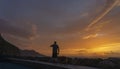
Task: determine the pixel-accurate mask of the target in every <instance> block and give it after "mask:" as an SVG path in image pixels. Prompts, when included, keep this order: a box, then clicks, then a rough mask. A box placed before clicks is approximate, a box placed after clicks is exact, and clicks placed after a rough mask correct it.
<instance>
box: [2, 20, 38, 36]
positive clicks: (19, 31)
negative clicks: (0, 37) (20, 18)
mask: <svg viewBox="0 0 120 69" xmlns="http://www.w3.org/2000/svg"><path fill="white" fill-rule="evenodd" d="M11 24H12V23H11V22H9V21H7V20H3V19H0V33H4V34H10V35H14V36H18V37H24V38H30V37H33V36H35V35H36V32H37V29H36V26H34V25H33V26H32V27H31V29H32V30H31V31H27V30H25V29H24V28H19V27H16V26H14V25H11Z"/></svg>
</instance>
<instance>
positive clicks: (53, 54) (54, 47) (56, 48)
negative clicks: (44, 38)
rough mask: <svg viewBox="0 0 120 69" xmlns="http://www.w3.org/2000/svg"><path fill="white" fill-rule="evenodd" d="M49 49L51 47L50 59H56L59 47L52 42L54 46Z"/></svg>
mask: <svg viewBox="0 0 120 69" xmlns="http://www.w3.org/2000/svg"><path fill="white" fill-rule="evenodd" d="M50 47H52V58H57V57H58V55H59V46H58V45H57V42H56V41H54V44H52V45H51V46H50Z"/></svg>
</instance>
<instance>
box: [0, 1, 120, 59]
mask: <svg viewBox="0 0 120 69" xmlns="http://www.w3.org/2000/svg"><path fill="white" fill-rule="evenodd" d="M0 32H1V33H2V36H3V37H4V38H5V39H6V40H7V41H9V42H11V43H12V44H14V45H16V46H17V47H19V48H20V49H30V50H31V49H32V50H36V51H37V52H39V53H41V54H45V55H49V56H50V55H51V48H50V45H51V44H53V42H54V41H57V42H58V45H59V46H60V55H61V56H76V57H120V0H0Z"/></svg>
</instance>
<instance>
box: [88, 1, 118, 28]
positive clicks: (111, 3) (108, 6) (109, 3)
mask: <svg viewBox="0 0 120 69" xmlns="http://www.w3.org/2000/svg"><path fill="white" fill-rule="evenodd" d="M118 3H119V0H107V2H106V6H105V9H104V10H103V12H102V13H101V14H99V15H98V17H96V18H95V19H94V20H93V21H92V22H91V23H90V24H89V25H88V27H87V28H86V30H89V29H91V27H92V26H93V25H95V24H96V23H97V22H98V21H100V20H101V19H102V18H103V17H104V16H105V15H106V14H107V13H109V12H110V11H111V10H112V9H113V8H114V7H115V6H117V5H118Z"/></svg>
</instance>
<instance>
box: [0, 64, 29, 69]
mask: <svg viewBox="0 0 120 69" xmlns="http://www.w3.org/2000/svg"><path fill="white" fill-rule="evenodd" d="M0 69H31V68H29V67H25V66H22V65H18V64H13V63H8V62H0Z"/></svg>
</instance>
